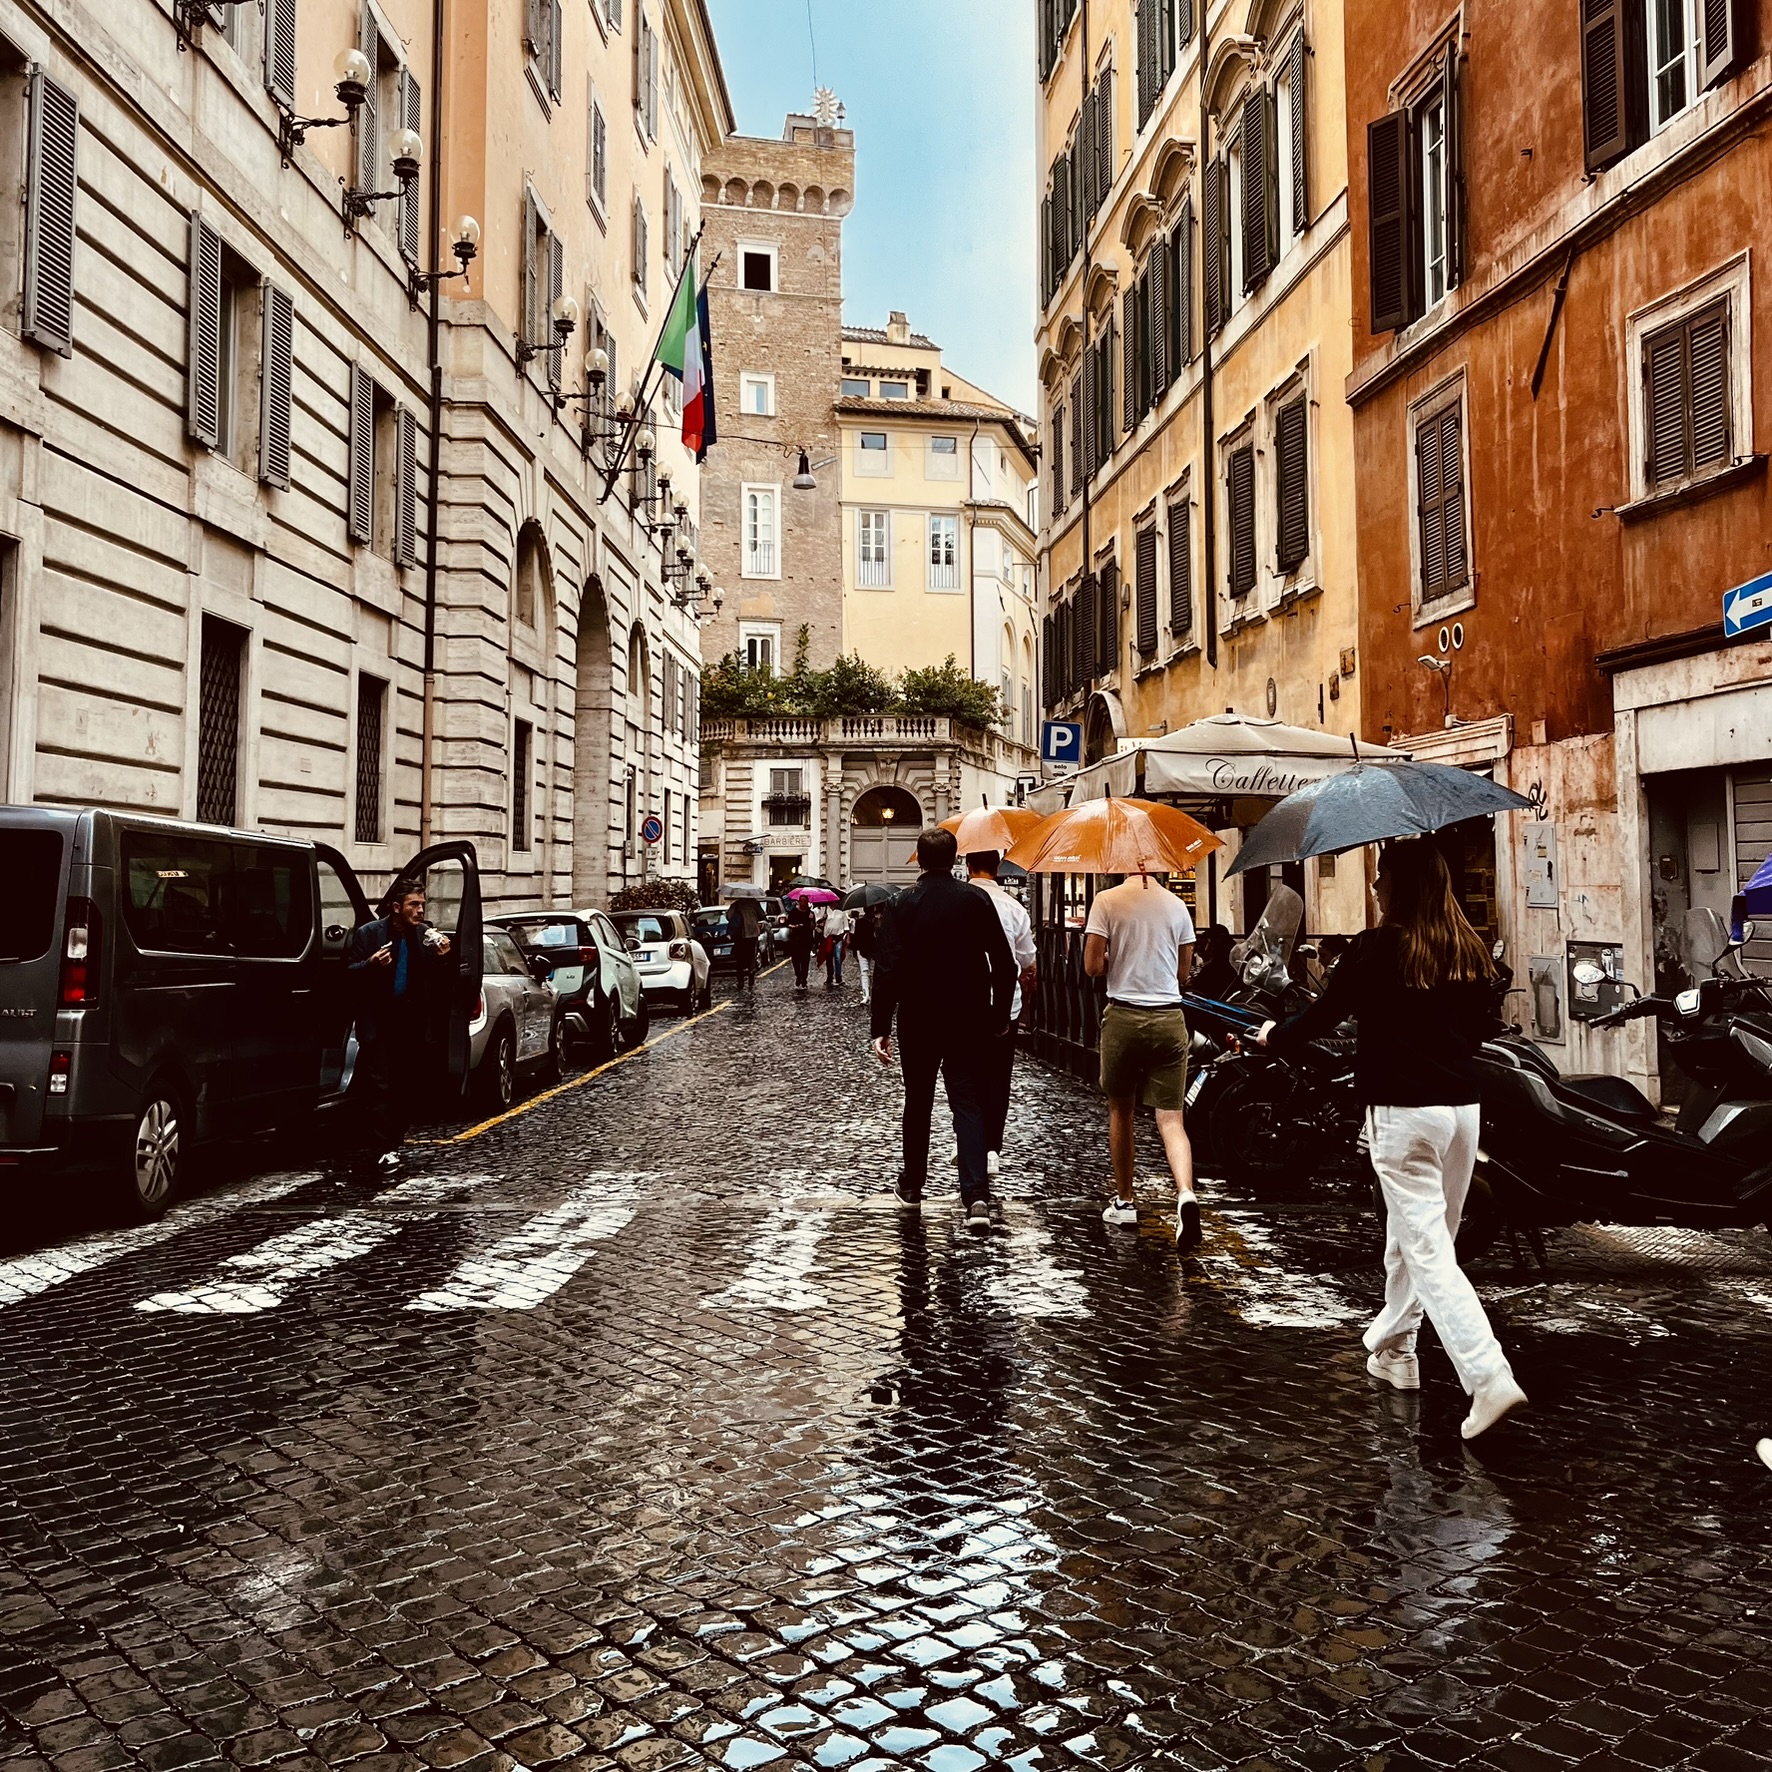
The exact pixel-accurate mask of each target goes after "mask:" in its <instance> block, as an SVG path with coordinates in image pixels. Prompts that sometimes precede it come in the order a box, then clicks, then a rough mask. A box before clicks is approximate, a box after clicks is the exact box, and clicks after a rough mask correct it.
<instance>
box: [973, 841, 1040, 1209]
mask: <svg viewBox="0 0 1772 1772" xmlns="http://www.w3.org/2000/svg"><path fill="white" fill-rule="evenodd" d="M1002 863H1003V857H1002V855H1001V854H999V853H998V851H996V850H995V849H980V850H974V851H973V853H972V854H970V855H968V856H967V857H966V874H967V878H968V879H969V880H970V881H971V882H972V884H973V885H974V886H976V887H978V888H979V889H980V890H981V891H982V892H983V893H984V894H985V896H986V897H987V898H989V899H990V901H991V905H992V908H993V909H994V910H995V911H996V913H997V921H998V922H1000V923H1001V924H1002V925H1003V935H1004V938H1005V940H1007V941H1008V943H1009V952H1010V954H1011V955H1012V956H1013V957H1014V960H1015V967H1016V978H1015V995H1014V997H1013V999H1012V1000H1011V1002H1010V1005H1009V1026H1008V1027H1007V1028H1006V1029H1005V1030H1004V1033H1003V1036H1002V1038H1001V1039H997V1040H993V1041H991V1042H990V1044H989V1045H987V1046H986V1047H985V1048H984V1049H983V1051H982V1052H981V1054H980V1059H979V1062H980V1065H981V1067H982V1070H983V1077H984V1148H985V1168H986V1171H987V1172H988V1173H989V1175H990V1177H991V1179H992V1180H993V1181H995V1180H996V1178H997V1177H998V1176H999V1175H1001V1174H1002V1172H1003V1136H1004V1133H1005V1132H1006V1130H1007V1129H1008V1125H1009V1095H1010V1090H1011V1088H1012V1086H1013V1083H1014V1078H1015V1039H1016V1030H1017V1028H1018V1027H1019V1025H1020V1022H1021V1011H1022V1002H1023V993H1024V992H1029V991H1032V990H1033V988H1034V986H1035V984H1036V983H1038V981H1039V968H1038V966H1037V964H1036V958H1037V956H1036V953H1035V949H1034V925H1033V923H1032V921H1031V920H1030V919H1029V917H1028V914H1027V912H1026V910H1024V909H1023V908H1022V906H1021V905H1020V904H1019V903H1017V901H1016V900H1015V899H1013V898H1011V897H1010V896H1009V894H1008V893H1007V892H1005V891H1004V890H1003V888H1002V887H1001V886H1000V885H998V884H997V869H998V868H999V867H1001V866H1002Z"/></svg>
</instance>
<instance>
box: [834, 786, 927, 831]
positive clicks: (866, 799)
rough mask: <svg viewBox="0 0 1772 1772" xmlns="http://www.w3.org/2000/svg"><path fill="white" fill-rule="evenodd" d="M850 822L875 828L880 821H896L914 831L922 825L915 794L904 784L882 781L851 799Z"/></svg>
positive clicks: (890, 822)
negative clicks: (879, 784)
mask: <svg viewBox="0 0 1772 1772" xmlns="http://www.w3.org/2000/svg"><path fill="white" fill-rule="evenodd" d="M850 823H851V824H854V825H859V826H860V827H862V828H863V829H864V830H877V829H878V828H879V827H880V826H881V825H897V826H899V827H900V828H901V829H909V830H913V831H916V830H920V829H921V828H922V825H923V808H922V807H921V806H919V805H918V804H917V796H916V795H915V794H913V793H911V792H909V791H908V790H907V789H905V788H901V787H894V786H892V785H891V784H890V783H883V784H882V785H881V786H879V787H873V788H869V789H868V790H867V792H866V793H865V794H863V795H862V796H861V797H860V799H858V800H857V801H856V802H855V810H854V812H853V813H851V815H850Z"/></svg>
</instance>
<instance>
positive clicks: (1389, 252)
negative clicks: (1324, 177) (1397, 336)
mask: <svg viewBox="0 0 1772 1772" xmlns="http://www.w3.org/2000/svg"><path fill="white" fill-rule="evenodd" d="M1366 202H1367V215H1366V253H1367V259H1368V261H1369V262H1368V267H1367V268H1368V271H1369V274H1370V278H1371V294H1372V301H1371V306H1372V320H1371V326H1372V330H1373V331H1374V332H1392V331H1395V330H1396V328H1397V327H1399V326H1406V325H1407V324H1408V323H1409V283H1410V278H1409V118H1408V116H1407V114H1406V113H1404V112H1402V111H1392V112H1391V113H1390V114H1389V115H1388V116H1384V117H1379V118H1375V119H1374V120H1373V121H1372V122H1370V123H1368V124H1367V125H1366Z"/></svg>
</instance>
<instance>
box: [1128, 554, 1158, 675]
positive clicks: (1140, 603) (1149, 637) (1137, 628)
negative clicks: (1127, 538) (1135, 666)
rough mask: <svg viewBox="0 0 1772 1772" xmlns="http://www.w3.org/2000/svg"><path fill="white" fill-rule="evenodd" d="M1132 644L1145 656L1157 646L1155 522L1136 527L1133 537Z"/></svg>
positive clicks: (1150, 655)
mask: <svg viewBox="0 0 1772 1772" xmlns="http://www.w3.org/2000/svg"><path fill="white" fill-rule="evenodd" d="M1132 610H1133V617H1134V621H1133V642H1132V643H1133V645H1134V646H1136V647H1137V648H1138V650H1139V651H1140V652H1141V653H1143V654H1144V656H1145V657H1146V658H1150V657H1152V656H1153V655H1154V654H1155V653H1156V650H1157V526H1156V525H1155V524H1154V523H1152V524H1148V525H1147V526H1146V527H1145V528H1143V529H1141V530H1139V531H1138V533H1137V534H1136V535H1135V536H1134V537H1133V541H1132Z"/></svg>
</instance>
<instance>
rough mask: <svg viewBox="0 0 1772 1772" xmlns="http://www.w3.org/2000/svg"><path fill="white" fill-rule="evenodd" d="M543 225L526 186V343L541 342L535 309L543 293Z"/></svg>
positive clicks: (523, 323) (523, 324) (523, 328)
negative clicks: (539, 248) (538, 253)
mask: <svg viewBox="0 0 1772 1772" xmlns="http://www.w3.org/2000/svg"><path fill="white" fill-rule="evenodd" d="M540 227H541V217H540V215H539V213H538V212H537V210H536V207H535V197H534V195H533V194H532V193H531V192H530V191H529V190H528V189H527V188H525V190H524V192H523V244H522V259H523V318H522V320H521V321H520V322H519V326H520V330H521V335H522V339H523V342H524V343H525V344H530V345H532V344H536V343H538V342H539V339H540V334H539V332H538V331H537V328H536V323H535V311H536V308H537V306H538V305H539V303H538V298H539V296H540V294H541V277H542V268H541V265H540V264H539V262H538V261H537V258H536V250H535V249H536V245H537V238H536V236H537V234H538V232H539V230H540Z"/></svg>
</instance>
